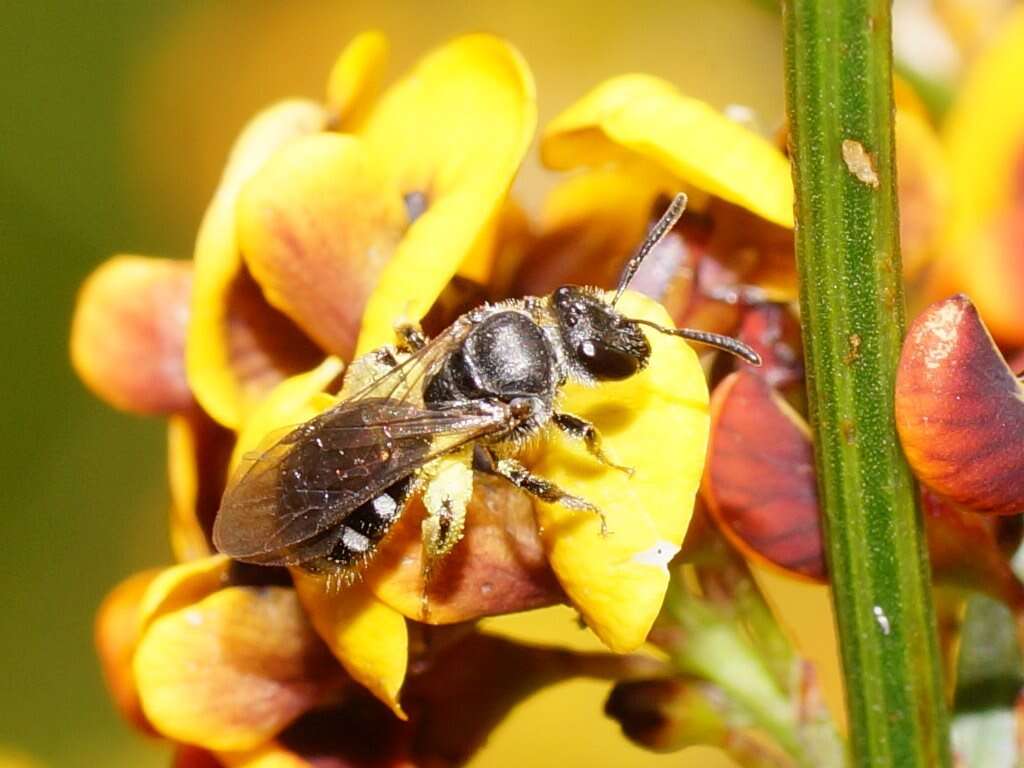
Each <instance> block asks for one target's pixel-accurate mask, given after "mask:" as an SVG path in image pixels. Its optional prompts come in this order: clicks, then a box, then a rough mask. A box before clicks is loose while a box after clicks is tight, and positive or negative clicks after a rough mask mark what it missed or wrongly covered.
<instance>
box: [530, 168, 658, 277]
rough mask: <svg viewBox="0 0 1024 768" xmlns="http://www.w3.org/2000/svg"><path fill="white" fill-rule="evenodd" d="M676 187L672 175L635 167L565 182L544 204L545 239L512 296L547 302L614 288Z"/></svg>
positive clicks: (535, 247) (541, 239)
mask: <svg viewBox="0 0 1024 768" xmlns="http://www.w3.org/2000/svg"><path fill="white" fill-rule="evenodd" d="M674 184H675V182H674V181H673V180H672V179H671V177H670V176H669V175H668V174H659V173H657V172H656V171H652V170H651V169H650V168H649V167H647V166H644V165H639V164H636V163H633V164H631V165H630V166H629V167H618V166H616V167H608V168H595V169H593V170H590V171H587V172H585V173H581V174H578V175H575V176H571V177H570V178H568V179H566V180H564V181H562V182H561V183H560V184H559V185H558V186H557V187H555V188H554V189H553V190H552V191H551V193H550V194H549V195H548V197H547V199H546V200H545V201H544V209H543V211H542V213H541V234H540V237H539V239H538V240H537V242H536V243H534V244H533V246H532V247H531V248H530V250H529V251H528V252H527V255H526V257H525V258H524V260H523V263H522V264H521V265H520V266H519V269H518V270H517V274H516V278H515V281H514V282H513V284H512V290H511V295H513V296H543V295H545V294H548V293H550V292H551V291H553V290H554V289H555V288H557V287H558V286H560V285H567V284H575V285H596V286H598V287H599V288H609V289H610V288H614V287H615V284H616V283H617V282H618V277H619V272H620V270H621V269H622V265H623V264H624V263H625V261H626V259H628V258H629V256H630V254H632V253H633V251H635V250H636V244H637V243H639V242H641V241H642V240H643V238H644V235H645V234H646V231H647V227H648V225H649V224H650V220H651V211H652V209H653V206H654V203H655V201H656V200H657V199H658V196H659V195H661V194H663V193H664V194H671V193H672V192H675V191H676V190H675V189H674ZM653 255H654V254H652V257H653ZM643 292H645V293H646V291H643Z"/></svg>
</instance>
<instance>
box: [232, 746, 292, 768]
mask: <svg viewBox="0 0 1024 768" xmlns="http://www.w3.org/2000/svg"><path fill="white" fill-rule="evenodd" d="M217 758H218V759H219V760H220V761H221V762H222V763H223V764H224V765H226V766H227V768H311V765H310V763H309V762H308V761H306V760H303V759H302V758H301V757H299V756H298V755H296V754H295V753H294V752H290V751H289V750H287V749H285V748H284V747H282V746H280V745H279V744H277V743H276V742H271V743H269V744H264V745H263V746H261V747H258V748H257V749H252V750H247V751H245V752H220V753H218V754H217Z"/></svg>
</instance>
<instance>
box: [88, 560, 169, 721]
mask: <svg viewBox="0 0 1024 768" xmlns="http://www.w3.org/2000/svg"><path fill="white" fill-rule="evenodd" d="M158 573H159V571H157V570H155V569H154V570H150V571H143V572H142V573H136V574H135V575H134V576H130V577H129V578H127V579H125V580H124V581H122V582H121V583H120V584H118V585H117V586H116V587H114V589H113V590H111V592H110V594H108V595H107V596H106V597H105V598H104V600H103V603H102V604H101V605H100V609H99V611H98V612H97V614H96V628H95V642H96V650H97V652H98V653H99V657H100V667H101V669H102V670H103V678H104V680H105V681H106V683H107V689H108V690H109V691H110V695H111V696H112V697H113V699H114V704H115V705H116V706H117V709H118V711H120V713H121V714H122V715H123V716H124V718H125V719H126V720H128V722H130V723H132V724H133V725H135V726H138V727H140V728H144V729H146V730H152V727H151V726H150V725H149V723H148V722H147V720H146V716H145V715H144V714H143V713H142V705H141V703H140V702H139V694H138V691H137V690H136V687H135V676H134V674H133V673H132V657H133V656H134V655H135V647H136V645H137V644H138V642H139V627H140V624H139V607H140V603H141V600H142V596H143V594H144V593H145V592H146V590H147V589H148V588H149V585H150V584H151V583H152V581H153V579H155V578H156V577H157V574H158Z"/></svg>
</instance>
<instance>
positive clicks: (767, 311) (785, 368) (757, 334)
mask: <svg viewBox="0 0 1024 768" xmlns="http://www.w3.org/2000/svg"><path fill="white" fill-rule="evenodd" d="M737 336H738V337H739V340H740V341H742V342H744V343H746V344H748V345H749V346H750V347H752V348H753V349H754V351H755V352H757V353H758V354H759V355H760V356H761V366H760V367H754V366H752V365H749V364H747V363H743V362H740V363H739V365H740V366H741V367H742V368H743V369H744V370H747V371H749V372H750V373H753V374H755V375H757V376H759V377H761V378H762V379H764V380H765V381H766V382H768V384H769V385H771V386H772V387H775V388H777V389H782V388H785V387H791V386H794V385H799V386H801V387H802V386H803V381H804V364H803V349H802V347H801V344H800V323H799V321H798V320H797V319H796V317H795V316H794V315H793V313H792V312H790V311H789V308H788V307H787V306H786V305H784V304H758V305H756V306H754V307H751V308H750V309H748V310H747V311H746V312H744V313H743V320H742V322H741V324H740V328H739V331H738V333H737Z"/></svg>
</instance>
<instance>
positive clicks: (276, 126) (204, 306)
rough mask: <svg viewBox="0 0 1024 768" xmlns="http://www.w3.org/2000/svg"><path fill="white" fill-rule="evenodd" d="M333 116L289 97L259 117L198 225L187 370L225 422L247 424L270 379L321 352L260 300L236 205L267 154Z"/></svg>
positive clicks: (245, 133) (317, 128) (194, 386)
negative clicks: (246, 261)
mask: <svg viewBox="0 0 1024 768" xmlns="http://www.w3.org/2000/svg"><path fill="white" fill-rule="evenodd" d="M326 119H327V116H326V112H325V111H324V109H323V108H322V107H321V106H320V105H319V104H315V103H313V102H307V101H288V102H282V103H280V104H277V105H275V106H273V107H270V108H269V109H267V110H266V111H264V112H262V113H260V114H259V115H257V116H256V117H255V118H254V119H253V121H252V122H251V123H249V125H248V126H247V127H246V128H245V130H244V131H243V132H242V134H241V135H240V136H239V137H238V139H237V141H236V142H235V146H234V148H233V149H232V152H231V156H230V158H229V159H228V164H227V167H226V168H225V169H224V175H223V177H222V178H221V181H220V185H219V186H218V188H217V191H216V192H215V193H214V196H213V200H212V201H211V202H210V206H209V208H207V210H206V215H205V216H204V217H203V222H202V224H201V226H200V228H199V235H198V238H197V240H196V250H195V270H196V274H195V287H194V294H193V301H192V317H191V319H190V322H189V328H188V344H187V347H186V368H187V373H188V380H189V384H190V385H191V387H192V390H193V392H194V393H195V397H196V399H197V400H198V401H199V403H200V404H201V405H202V406H203V408H204V409H205V410H206V411H207V413H209V414H210V415H212V416H213V417H214V418H215V419H216V420H217V421H219V422H220V423H221V424H223V425H224V426H226V427H231V428H235V427H237V426H238V425H239V424H240V423H241V421H242V419H243V417H244V415H245V413H246V412H247V411H248V410H249V409H250V408H251V407H252V404H253V403H254V402H255V401H256V400H258V399H259V397H260V396H261V395H262V393H263V392H264V391H265V389H266V387H267V384H268V382H274V381H277V380H279V379H280V378H283V376H284V375H287V374H288V373H293V372H295V371H297V370H303V369H304V368H308V367H309V365H310V364H311V361H312V360H313V359H314V353H315V350H313V349H312V348H311V346H310V345H309V344H308V343H304V340H303V338H302V336H301V334H299V333H298V332H297V330H296V329H294V328H293V327H289V324H288V323H287V321H286V318H283V317H277V316H276V315H277V313H273V312H271V311H270V307H269V306H268V305H266V304H265V303H264V304H260V302H261V301H262V297H261V296H260V295H259V290H258V288H256V287H255V286H254V284H253V283H252V280H251V278H249V276H248V274H247V273H246V272H245V271H244V270H243V269H242V266H243V265H242V256H241V254H240V253H239V250H238V241H237V236H236V222H235V205H236V202H237V199H238V193H239V190H240V189H241V188H242V186H243V185H244V184H245V182H246V181H248V180H249V179H250V178H251V177H252V176H253V175H254V174H255V173H256V172H257V171H258V170H259V169H260V168H261V167H262V166H263V164H264V163H265V162H266V161H267V159H268V158H270V157H271V156H272V155H273V154H274V153H275V152H276V151H277V150H278V149H280V148H281V147H283V146H285V145H287V144H289V143H290V142H291V141H293V140H295V139H296V138H299V137H301V136H308V135H309V134H312V133H316V132H318V131H320V130H321V129H322V128H323V127H324V124H325V122H326ZM254 289H255V290H254Z"/></svg>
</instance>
